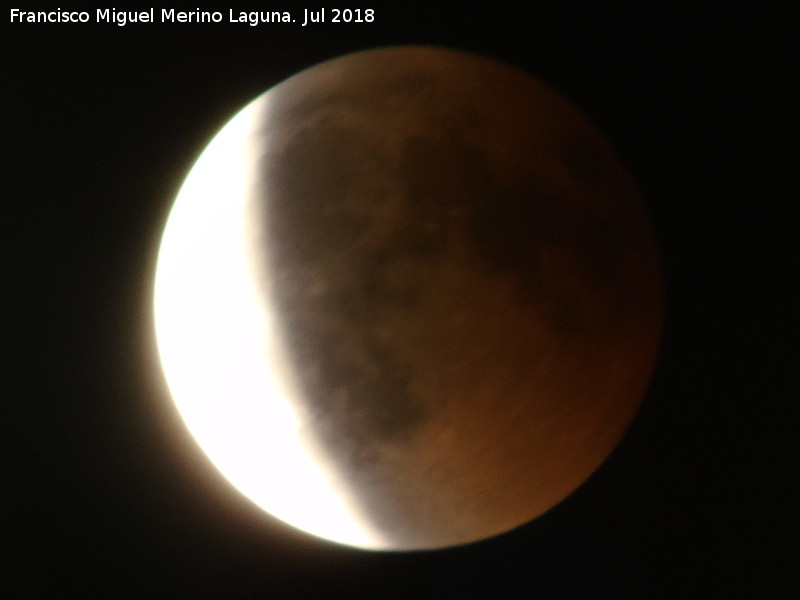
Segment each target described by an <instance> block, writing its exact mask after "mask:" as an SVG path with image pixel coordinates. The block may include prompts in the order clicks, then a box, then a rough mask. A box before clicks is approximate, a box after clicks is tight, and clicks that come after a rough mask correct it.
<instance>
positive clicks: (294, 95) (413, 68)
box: [154, 47, 662, 550]
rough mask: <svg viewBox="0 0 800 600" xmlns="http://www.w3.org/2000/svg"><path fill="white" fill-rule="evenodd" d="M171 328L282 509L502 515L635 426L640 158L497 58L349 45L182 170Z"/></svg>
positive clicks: (645, 259) (286, 513)
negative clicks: (623, 155)
mask: <svg viewBox="0 0 800 600" xmlns="http://www.w3.org/2000/svg"><path fill="white" fill-rule="evenodd" d="M154 302H155V318H156V333H157V339H158V346H159V352H160V356H161V361H162V365H163V369H164V372H165V375H166V378H167V382H168V384H169V387H170V391H171V394H172V396H173V399H174V401H175V403H176V405H177V407H178V410H179V412H180V413H181V416H182V417H183V419H184V420H185V422H186V424H187V426H188V428H189V430H190V431H191V432H192V434H193V435H194V437H195V438H196V440H197V442H198V443H199V445H200V446H201V447H202V448H203V450H204V451H205V452H206V453H207V455H208V456H209V458H210V459H211V460H212V461H213V462H214V464H215V465H216V466H217V467H218V468H219V470H220V471H221V472H222V474H223V475H224V476H225V477H226V478H228V479H229V481H230V482H231V483H232V484H233V485H235V486H236V487H237V488H238V489H239V490H240V491H241V492H242V493H243V494H245V495H246V496H247V497H249V498H250V499H251V500H252V501H253V502H255V503H256V504H257V505H259V506H260V507H262V508H263V509H264V510H266V511H268V512H269V513H271V514H273V515H274V516H276V517H278V518H279V519H282V520H283V521H285V522H287V523H289V524H291V525H293V526H295V527H298V528H300V529H302V530H304V531H307V532H309V533H312V534H314V535H317V536H320V537H323V538H327V539H330V540H333V541H336V542H339V543H344V544H349V545H353V546H357V547H362V548H370V549H382V550H409V549H430V548H441V547H447V546H452V545H457V544H462V543H468V542H472V541H476V540H480V539H484V538H486V537H489V536H493V535H496V534H499V533H502V532H505V531H508V530H509V529H512V528H514V527H517V526H519V525H522V524H523V523H526V522H528V521H529V520H531V519H533V518H535V517H537V516H539V515H541V514H542V513H543V512H545V511H547V510H548V509H549V508H551V507H552V506H554V505H555V504H557V503H558V502H560V501H561V500H562V499H564V498H565V497H566V496H567V495H569V494H570V493H571V492H572V491H573V490H575V489H576V488H577V487H578V486H579V485H580V484H581V483H582V482H583V481H585V480H586V478H587V477H589V475H591V473H592V472H593V471H594V470H595V469H596V468H597V467H598V466H599V465H600V464H601V463H602V462H603V461H604V460H605V458H606V457H607V456H608V454H609V453H610V452H611V450H612V449H613V448H614V446H615V445H616V444H617V442H618V441H619V439H620V437H621V436H622V435H623V433H624V431H625V429H626V428H627V426H628V424H629V423H630V421H631V419H632V417H633V415H634V413H635V412H636V409H637V407H638V405H639V403H640V402H641V399H642V397H643V395H644V392H645V389H646V387H647V383H648V379H649V377H650V373H651V370H652V367H653V364H654V361H655V355H656V351H657V347H658V343H659V338H660V329H661V310H662V280H661V274H660V266H659V261H658V256H657V251H656V247H655V243H654V239H653V233H652V231H651V228H650V225H649V222H648V219H647V217H646V214H645V211H644V208H643V206H642V203H641V201H640V199H639V197H638V195H637V192H636V190H635V188H634V186H633V184H632V182H631V180H630V178H629V176H628V175H627V173H626V171H625V170H624V168H623V166H622V165H621V164H620V161H619V160H618V158H617V157H616V156H615V154H614V152H613V151H612V150H611V148H610V146H609V145H608V143H607V142H606V141H605V140H604V139H603V137H602V136H601V135H600V133H599V132H598V131H597V130H596V129H595V128H594V127H593V126H592V125H591V124H590V123H589V122H588V121H587V120H586V118H585V117H583V116H582V115H581V114H580V112H579V111H578V110H577V109H576V108H574V107H573V106H572V105H571V104H569V103H568V102H567V101H566V100H565V99H563V98H562V97H561V96H559V95H558V94H557V93H556V92H554V91H553V90H551V89H550V88H549V87H547V86H546V85H544V84H542V83H540V82H538V81H537V80H535V79H534V78H532V77H531V76H529V75H527V74H525V73H523V72H521V71H518V70H516V69H514V68H511V67H508V66H506V65H503V64H500V63H498V62H495V61H492V60H490V59H486V58H483V57H479V56H475V55H471V54H467V53H462V52H456V51H452V50H446V49H440V48H429V47H398V48H385V49H377V50H371V51H365V52H360V53H356V54H352V55H348V56H345V57H342V58H339V59H335V60H332V61H329V62H326V63H323V64H321V65H318V66H316V67H313V68H310V69H308V70H306V71H303V72H302V73H300V74H298V75H296V76H294V77H292V78H290V79H288V80H287V81H285V82H283V83H281V84H280V85H278V86H276V87H274V88H272V89H271V90H269V91H267V92H266V93H265V94H263V95H262V96H261V97H259V98H258V99H256V100H255V101H254V102H252V103H251V104H249V105H248V106H247V107H246V108H244V109H243V110H242V111H241V112H240V113H239V114H238V115H237V116H235V117H234V118H233V119H232V120H231V121H230V122H229V123H228V124H227V125H226V126H225V127H224V128H223V129H222V130H221V131H220V133H219V134H218V135H217V136H216V137H215V138H214V140H213V141H212V142H211V143H210V144H209V146H208V147H207V149H206V150H205V151H204V153H203V154H202V155H201V157H200V158H199V159H198V161H197V163H196V164H195V166H194V167H193V168H192V170H191V172H190V174H189V176H188V177H187V179H186V181H185V183H184V185H183V187H182V188H181V191H180V193H179V195H178V198H177V199H176V201H175V205H174V207H173V209H172V212H171V213H170V216H169V219H168V222H167V226H166V229H165V231H164V234H163V239H162V244H161V248H160V251H159V257H158V266H157V273H156V286H155V299H154Z"/></svg>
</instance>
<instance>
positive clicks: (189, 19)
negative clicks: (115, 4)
mask: <svg viewBox="0 0 800 600" xmlns="http://www.w3.org/2000/svg"><path fill="white" fill-rule="evenodd" d="M296 12H297V13H298V15H299V11H296ZM227 16H228V19H227V22H228V23H241V24H246V25H250V26H252V27H255V26H256V25H260V24H262V23H296V22H299V23H301V24H302V26H303V27H305V26H306V25H310V24H312V23H372V22H374V21H375V10H374V9H371V8H343V9H339V8H331V9H328V14H327V15H326V9H324V8H320V9H318V10H308V9H307V8H306V9H303V15H302V18H301V19H297V18H295V17H293V16H292V13H291V12H290V11H288V10H283V11H278V10H274V11H238V10H233V9H228V15H227ZM156 17H159V19H160V20H159V22H160V23H222V22H223V18H224V15H223V14H222V12H220V11H218V10H215V11H207V10H199V9H198V10H189V11H182V10H175V9H174V8H161V9H159V12H156V10H155V9H153V8H151V9H150V10H143V11H122V10H116V9H115V8H98V9H96V10H95V11H94V20H93V19H92V14H91V13H90V12H88V11H85V10H83V11H69V10H61V9H60V8H58V9H56V10H51V11H41V10H39V11H34V10H20V9H18V8H12V9H11V22H12V23H90V22H94V23H113V24H114V25H119V26H120V27H122V26H124V25H127V24H129V23H155V22H156Z"/></svg>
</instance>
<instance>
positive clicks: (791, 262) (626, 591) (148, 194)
mask: <svg viewBox="0 0 800 600" xmlns="http://www.w3.org/2000/svg"><path fill="white" fill-rule="evenodd" d="M460 4H461V6H458V5H455V4H454V6H453V7H450V8H445V7H440V6H439V5H434V3H423V4H421V5H416V6H412V5H410V4H408V3H403V4H399V3H398V4H395V6H394V8H381V7H375V9H376V17H377V18H376V22H375V23H373V24H367V23H364V24H360V25H359V24H349V25H344V24H342V25H334V24H330V23H328V24H325V25H318V26H316V27H315V28H313V29H312V28H310V27H307V28H301V27H300V26H299V24H295V25H291V24H265V25H262V26H260V27H249V26H246V25H241V24H240V25H235V24H228V23H222V24H219V25H180V24H170V25H162V24H141V25H129V26H126V27H117V26H115V25H109V24H106V25H98V24H93V23H91V24H86V25H80V24H72V25H67V24H39V25H34V24H17V23H15V24H11V23H10V22H9V13H8V9H4V12H3V14H2V16H1V17H0V22H2V25H1V26H0V27H1V28H0V47H1V48H2V57H1V58H0V77H1V81H2V83H0V102H2V111H0V153H2V162H1V163H0V164H1V165H2V166H0V202H2V212H0V215H2V216H1V217H0V228H2V237H3V241H4V248H5V249H4V252H3V253H2V265H3V266H2V280H3V292H2V301H1V302H2V320H1V321H0V323H2V325H0V328H1V330H2V355H3V361H2V364H3V367H4V368H3V371H4V375H3V381H4V382H5V385H4V386H3V392H2V400H0V423H2V426H3V433H2V451H1V452H0V456H2V463H3V472H4V477H3V486H2V493H0V499H1V500H0V507H1V508H2V511H0V512H2V521H3V522H2V526H1V529H0V531H2V533H1V534H0V540H2V545H3V546H4V547H5V550H6V552H5V555H6V558H5V560H4V563H3V568H2V573H3V575H2V582H3V583H2V588H3V589H4V590H8V591H10V592H11V593H10V595H9V597H19V598H39V597H48V598H56V597H65V598H68V597H85V596H87V595H89V594H102V596H103V597H108V598H116V597H136V598H141V597H154V598H162V597H163V598H167V597H168V598H184V597H187V598H188V597H191V598H205V597H209V598H222V597H226V598H238V597H270V598H324V597H346V598H347V597H351V598H361V597H363V598H377V597H380V598H386V597H388V598H459V597H463V598H506V597H507V598H516V597H524V598H532V597H536V598H694V597H703V598H729V597H752V598H756V597H758V598H783V597H797V596H798V594H800V575H799V574H798V571H799V570H798V565H799V564H800V551H799V550H798V545H799V544H800V535H799V534H800V519H798V512H799V511H800V509H798V507H800V469H798V462H797V461H798V457H800V436H798V434H797V432H798V431H799V430H800V404H798V393H799V392H800V346H799V345H798V341H797V340H798V335H799V334H800V327H799V323H798V317H797V310H798V306H800V296H799V295H798V289H800V287H798V286H797V285H796V279H797V277H798V273H800V260H798V258H800V253H799V252H798V247H797V240H798V237H797V233H796V229H797V225H798V219H797V214H798V212H797V210H796V207H795V204H796V202H797V166H796V160H797V157H798V152H797V150H798V147H797V141H796V138H797V132H798V131H800V127H799V126H800V122H799V121H798V118H797V107H798V106H800V104H799V103H798V101H799V100H800V97H798V96H799V95H798V90H800V81H798V76H797V65H798V59H800V52H798V45H797V43H796V32H795V31H793V28H791V27H790V25H789V23H790V21H791V19H790V17H789V14H788V11H786V13H787V14H781V12H780V11H778V10H776V9H775V7H769V6H768V4H767V3H755V2H745V3H739V6H740V7H739V8H732V7H730V6H729V4H731V3H710V2H701V3H695V4H693V5H692V6H691V8H687V9H685V10H684V9H679V8H678V7H676V6H673V5H672V4H671V5H670V6H673V8H670V9H667V8H656V7H655V3H646V2H636V3H634V2H630V3H623V4H616V5H615V7H612V5H611V4H610V3H585V2H578V1H566V2H560V3H558V6H557V7H556V6H553V5H552V3H549V4H547V5H545V4H544V3H542V5H541V6H537V5H536V4H531V7H530V8H527V9H525V10H521V9H520V10H514V9H511V8H510V7H509V6H508V5H503V4H498V3H494V2H472V3H460ZM742 5H744V6H742ZM61 7H62V8H63V9H67V8H70V9H72V10H78V9H79V7H78V3H73V5H71V6H69V7H68V6H67V5H66V4H61ZM365 7H366V6H365ZM37 8H40V9H41V8H44V7H42V6H41V3H38V5H37V6H36V7H26V9H28V10H35V9H37ZM96 8H106V6H99V5H98V6H92V7H90V8H89V7H87V9H88V10H90V11H91V13H92V15H94V9H96ZM159 8H161V7H157V8H156V12H158V10H159ZM191 8H194V7H191ZM199 8H201V9H204V10H222V12H223V14H225V15H226V16H227V8H224V9H223V8H220V7H216V6H211V5H203V6H200V7H199ZM258 8H261V9H265V8H266V9H280V10H283V9H286V10H290V9H291V10H298V11H299V12H300V13H302V8H303V7H300V8H293V7H292V6H289V5H286V6H281V5H278V4H273V5H270V6H268V7H258ZM309 8H312V9H315V8H317V7H316V6H310V7H309ZM390 44H435V45H444V46H449V47H454V48H458V49H464V50H470V51H474V52H478V53H483V54H486V55H488V56H491V57H494V58H497V59H500V60H503V61H506V62H508V63H510V64H512V65H516V66H518V67H520V68H522V69H524V70H527V71H528V72H530V73H532V74H534V75H535V76H537V77H539V78H541V79H543V80H544V81H546V82H548V83H550V84H551V85H552V86H553V87H555V88H556V89H558V90H560V91H561V92H562V93H563V94H565V95H566V96H567V97H569V98H571V99H572V100H573V101H574V102H575V103H576V104H577V105H578V106H579V107H580V108H581V109H582V110H583V111H584V112H585V113H586V114H587V115H588V116H589V117H590V118H591V119H592V120H593V121H594V122H595V123H596V124H597V125H599V126H600V128H601V129H602V130H604V132H605V133H606V134H607V136H608V138H609V139H610V140H611V141H612V143H613V144H614V145H615V147H616V148H617V150H618V151H619V153H620V154H621V155H622V157H623V158H624V160H625V161H626V163H627V164H628V166H629V168H630V171H631V172H632V174H633V176H634V178H635V179H636V181H637V182H638V184H639V186H640V189H641V191H642V195H643V197H644V198H645V200H646V202H647V206H648V209H649V210H650V214H651V216H652V219H653V222H654V224H655V228H656V231H657V234H658V238H659V244H660V246H661V251H662V258H663V263H664V271H665V278H666V285H667V295H666V315H665V326H664V336H663V343H662V348H661V353H660V356H659V359H658V363H657V366H656V371H655V374H654V378H653V381H652V385H651V387H650V390H649V392H648V395H647V398H646V400H645V402H644V404H643V407H642V409H641V411H640V413H639V415H638V417H637V419H636V421H635V422H634V424H633V426H632V427H631V429H630V431H629V434H628V435H627V437H626V438H625V439H624V441H623V442H622V444H621V445H620V446H619V448H618V449H617V451H616V452H615V453H614V454H613V455H612V456H611V458H610V459H609V460H608V461H607V462H606V464H605V465H604V466H603V467H602V468H601V469H600V470H599V471H597V472H596V473H595V475H594V476H593V477H592V478H591V479H590V480H589V481H588V482H587V483H586V484H585V485H584V486H583V487H581V488H580V489H579V490H578V491H577V492H576V493H575V494H573V495H572V496H571V497H569V498H568V499H567V500H566V501H564V502H563V503H562V504H560V505H559V506H557V507H556V508H555V509H553V510H551V511H550V512H549V513H547V514H546V515H544V516H543V517H541V518H540V519H538V520H536V521H534V522H533V523H530V524H528V525H527V526H524V527H521V528H519V529H517V530H515V531H513V532H510V533H508V534H506V535H503V536H500V537H498V538H495V539H492V540H488V541H485V542H482V543H477V544H473V545H470V546H467V547H462V548H456V549H450V550H444V551H437V552H422V553H406V554H380V553H365V552H361V551H357V550H351V549H348V548H344V547H340V546H335V545H331V544H328V543H325V542H323V541H320V540H316V539H312V538H309V537H307V536H305V535H302V534H299V533H295V532H294V531H293V530H291V529H290V528H288V527H286V526H284V525H282V524H280V523H279V522H277V521H275V520H274V519H272V518H270V517H268V516H266V515H264V514H263V513H261V511H260V510H258V509H257V508H255V507H254V506H253V505H251V504H250V503H249V502H248V501H247V500H246V499H244V498H242V497H241V496H240V495H239V494H238V493H237V492H236V491H235V490H233V489H232V488H230V487H229V486H228V484H227V483H225V482H224V480H222V479H221V478H220V477H219V476H218V475H217V474H216V471H215V470H214V469H213V467H212V466H211V465H210V463H209V462H208V461H207V459H206V458H205V457H204V456H203V455H202V454H201V453H199V451H198V450H197V448H196V446H195V445H194V442H193V441H192V440H191V439H190V438H189V437H188V435H187V434H186V433H184V430H183V429H182V425H181V423H180V421H179V419H178V417H177V414H176V413H175V411H174V410H173V408H172V405H171V402H170V400H169V398H168V397H167V395H166V392H165V386H164V383H163V380H162V379H161V375H160V371H159V369H158V364H157V358H156V356H155V346H154V341H153V335H152V323H151V321H150V314H149V312H148V311H149V306H150V295H151V293H152V276H153V272H154V267H155V252H156V247H157V243H158V239H159V236H160V233H161V228H162V226H163V222H164V220H165V218H166V216H167V213H168V210H169V208H170V205H171V203H172V200H173V198H174V196H175V194H176V192H177V190H178V188H179V186H180V184H181V180H182V177H183V175H184V174H185V173H186V171H187V170H188V168H189V167H190V166H191V164H192V163H193V161H194V159H195V158H196V157H197V155H198V153H199V152H200V151H201V150H202V148H203V147H204V145H205V143H206V142H207V141H208V139H209V138H210V137H211V136H212V135H213V134H214V133H215V132H216V131H217V130H218V129H219V128H220V127H221V126H222V125H223V124H224V123H225V122H226V121H227V119H228V118H230V116H232V114H233V113H234V112H236V111H237V110H238V109H239V108H240V107H242V106H243V105H244V104H245V103H246V102H248V101H250V100H251V99H253V98H254V97H255V96H257V95H258V94H260V93H261V92H262V91H264V90H266V89H267V88H269V87H270V86H272V85H274V84H276V83H278V82H279V81H281V80H282V79H284V78H286V77H288V76H290V75H292V74H294V73H296V72H297V71H299V70H302V69H303V68H306V67H308V66H311V65H313V64H316V63H318V62H320V61H322V60H325V59H328V58H333V57H335V56H339V55H341V54H345V53H347V52H350V51H355V50H360V49H366V48H370V47H376V46H383V45H390ZM9 558H10V562H9Z"/></svg>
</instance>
